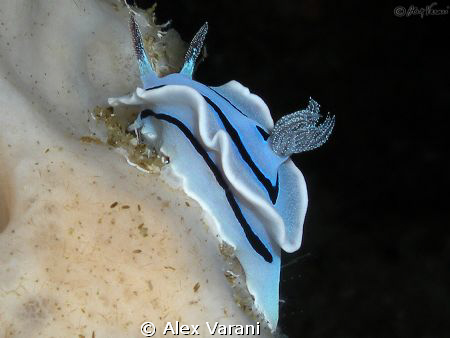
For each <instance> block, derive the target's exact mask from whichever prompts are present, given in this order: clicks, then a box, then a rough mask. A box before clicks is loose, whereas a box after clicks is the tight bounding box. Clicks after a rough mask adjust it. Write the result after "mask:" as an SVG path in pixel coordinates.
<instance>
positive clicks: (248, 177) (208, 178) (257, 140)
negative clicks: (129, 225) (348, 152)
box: [108, 14, 335, 330]
mask: <svg viewBox="0 0 450 338" xmlns="http://www.w3.org/2000/svg"><path fill="white" fill-rule="evenodd" d="M130 29H131V34H132V38H133V45H134V48H135V53H136V57H137V61H138V64H139V70H140V77H141V81H142V85H143V89H141V88H137V89H136V90H135V92H133V93H132V94H130V95H127V96H123V97H119V98H110V99H109V100H108V102H109V104H110V105H113V106H116V105H120V104H125V105H137V106H140V108H141V109H142V110H141V113H140V114H139V115H138V117H137V119H136V120H135V121H134V123H133V124H132V125H131V126H130V127H129V130H130V131H132V130H134V131H135V132H136V135H137V137H138V140H140V141H141V142H144V143H146V144H147V145H148V146H149V147H151V148H155V149H156V150H157V151H158V152H159V153H160V154H163V155H165V156H168V157H169V158H170V163H169V164H167V165H166V166H165V167H164V168H163V174H164V175H167V176H168V177H170V178H172V179H173V178H174V177H175V178H177V180H178V182H179V184H180V185H181V186H182V188H183V189H184V191H185V192H186V193H187V194H188V195H189V196H190V197H192V198H193V199H195V200H197V201H198V203H199V204H200V205H201V207H202V208H203V209H204V210H205V212H206V213H207V214H208V215H209V216H210V218H211V219H212V221H213V223H215V226H216V229H215V230H216V231H217V234H218V235H219V237H220V239H221V240H223V241H224V242H226V243H228V244H229V245H231V246H232V247H233V248H234V249H235V255H236V257H237V258H238V259H239V261H240V263H241V265H242V267H243V268H244V271H245V274H246V281H247V288H248V290H249V292H250V293H251V295H252V296H253V297H254V302H255V306H256V308H257V310H258V311H260V312H261V313H262V314H263V315H264V317H265V319H266V320H267V322H268V325H269V327H270V328H271V329H272V330H275V328H276V325H277V321H278V302H279V299H278V288H279V278H280V255H281V252H280V251H281V249H283V250H285V251H287V252H294V251H296V250H298V249H299V247H300V243H301V239H302V229H303V221H304V217H305V213H306V208H307V203H308V196H307V191H306V184H305V180H304V178H303V175H302V173H301V172H300V170H299V169H298V168H297V167H296V166H295V165H294V164H293V162H292V161H291V160H290V159H289V156H290V155H291V154H293V153H300V152H303V151H307V150H312V149H314V148H317V147H319V146H321V145H322V144H323V143H325V141H326V140H327V139H328V137H329V136H330V134H331V132H332V129H333V126H334V122H335V119H334V117H330V116H327V117H326V118H325V119H324V121H323V122H322V123H319V119H320V117H321V115H320V114H319V105H318V104H317V102H315V101H314V100H312V99H310V101H309V104H308V107H307V108H306V109H304V110H300V111H297V112H295V113H292V114H289V115H286V116H284V117H282V118H281V119H280V120H279V121H277V123H276V124H275V125H274V123H273V120H272V117H271V115H270V111H269V108H268V107H267V105H266V104H265V103H264V101H263V100H262V99H261V98H259V97H258V96H256V95H254V94H251V93H250V92H249V90H248V89H247V88H246V87H244V86H242V85H241V84H240V83H239V82H236V81H230V82H228V83H226V84H225V85H223V86H220V87H209V86H207V85H204V84H201V83H199V82H197V81H195V80H193V79H192V74H193V71H194V68H195V64H196V60H197V57H198V56H199V54H200V52H201V50H202V48H203V42H204V40H205V37H206V33H207V30H208V25H207V23H205V24H204V25H203V26H202V27H201V28H200V30H199V31H198V33H197V34H196V35H195V37H194V38H193V40H192V42H191V44H190V46H189V49H188V51H187V53H186V57H185V63H184V66H183V68H182V69H181V71H180V73H176V74H170V75H167V76H164V77H161V78H159V77H158V76H157V75H156V73H155V71H154V70H153V68H152V66H151V63H150V62H149V60H148V58H147V55H146V52H145V49H144V46H143V43H142V38H141V33H140V31H139V27H138V25H137V23H136V21H135V19H134V14H131V18H130Z"/></svg>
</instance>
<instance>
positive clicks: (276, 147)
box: [269, 98, 335, 156]
mask: <svg viewBox="0 0 450 338" xmlns="http://www.w3.org/2000/svg"><path fill="white" fill-rule="evenodd" d="M319 107H320V105H319V104H318V103H317V102H316V101H314V100H313V99H311V98H310V99H309V104H308V107H307V108H306V109H304V110H299V111H296V112H295V113H292V114H289V115H286V116H283V117H282V118H281V119H280V120H278V121H277V123H275V127H274V129H273V131H272V133H271V135H270V137H269V142H270V145H271V146H272V149H273V151H274V152H275V153H276V154H277V155H279V156H290V155H292V154H294V153H301V152H304V151H308V150H313V149H315V148H318V147H320V146H321V145H323V144H324V143H325V142H326V141H327V140H328V138H329V137H330V135H331V132H332V131H333V127H334V124H335V117H334V116H329V115H328V116H327V117H326V118H325V120H324V121H323V122H322V123H321V124H319V123H318V122H319V119H320V117H321V115H320V113H319Z"/></svg>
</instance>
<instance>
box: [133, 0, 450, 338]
mask: <svg viewBox="0 0 450 338" xmlns="http://www.w3.org/2000/svg"><path fill="white" fill-rule="evenodd" d="M138 2H139V3H140V4H141V5H143V6H144V7H145V6H150V5H152V4H153V3H154V1H138ZM431 3H432V2H431V1H430V3H425V4H424V5H419V4H417V3H415V5H416V6H417V7H419V8H422V7H425V6H426V5H431ZM400 5H401V6H404V7H405V8H406V10H408V9H409V7H410V6H411V5H414V4H413V3H411V2H405V1H403V2H401V1H398V2H394V3H392V4H388V5H382V4H378V5H368V4H365V3H363V2H357V1H346V2H345V4H337V3H335V2H333V3H331V2H325V1H322V0H316V1H313V0H307V1H303V0H302V1H239V2H238V1H192V0H185V1H181V0H179V1H163V0H161V1H160V2H159V3H158V7H157V11H156V14H157V16H158V18H159V19H160V21H159V22H164V21H166V20H168V19H172V20H173V27H174V28H175V29H177V30H178V32H179V33H180V34H181V36H182V38H183V39H184V40H185V41H190V40H191V38H192V37H193V36H194V34H195V33H196V31H197V30H198V28H199V27H200V26H201V25H202V24H203V23H204V21H208V22H209V33H208V38H207V42H206V43H207V50H208V54H209V57H208V58H207V59H206V61H205V62H203V63H202V64H201V65H200V67H199V68H198V70H197V72H196V79H197V80H198V81H200V82H203V83H206V84H209V85H221V84H223V83H225V82H228V81H229V80H232V79H235V80H238V81H239V82H241V83H242V84H244V85H245V86H247V87H249V88H250V90H251V91H252V92H253V93H256V94H258V95H259V96H261V97H262V98H263V99H264V100H265V101H266V103H267V104H268V106H269V107H270V109H271V111H272V114H273V116H274V120H277V119H278V118H279V117H280V116H282V115H284V114H286V113H290V112H293V111H295V110H298V109H303V108H305V107H306V106H307V103H308V98H309V97H310V96H311V97H313V98H314V99H316V100H317V101H318V102H319V103H320V104H321V106H322V111H323V112H324V113H326V112H331V113H332V114H334V115H336V127H335V130H334V132H333V135H332V137H331V138H330V140H329V141H328V142H327V143H326V144H325V145H324V146H323V147H322V148H320V149H318V150H315V151H312V152H308V153H303V154H298V155H294V156H293V159H294V161H295V163H296V164H297V166H298V167H299V168H300V169H301V171H302V172H303V174H304V176H305V179H306V182H307V184H308V190H309V209H308V212H307V216H306V220H305V227H304V237H303V244H302V247H301V249H300V250H299V251H298V252H296V253H294V254H284V255H283V263H284V264H285V267H283V268H282V283H281V295H280V296H281V299H282V302H281V304H280V306H281V309H280V321H279V327H280V329H281V331H282V332H283V333H285V334H287V335H289V336H290V337H408V338H409V337H450V228H449V221H448V215H449V211H448V206H447V204H448V203H447V202H446V201H448V194H449V192H448V189H449V179H448V175H449V173H450V171H449V167H448V165H447V164H446V161H445V158H446V157H447V156H448V154H449V152H448V151H447V149H448V148H447V144H448V143H447V142H446V141H447V137H448V134H449V133H448V130H449V125H448V122H447V121H448V118H447V115H448V114H449V113H450V109H449V108H450V76H449V75H450V74H449V67H450V64H449V60H450V58H449V53H448V52H447V51H446V50H447V49H448V48H449V41H450V39H449V35H450V34H449V33H450V25H449V23H450V14H447V15H443V16H436V15H425V16H424V17H423V18H421V17H420V16H419V15H411V16H408V17H407V16H404V17H397V16H395V15H394V8H395V7H397V6H400ZM435 8H441V9H442V8H443V9H446V8H447V9H450V2H447V3H444V2H439V3H438V4H437V6H435Z"/></svg>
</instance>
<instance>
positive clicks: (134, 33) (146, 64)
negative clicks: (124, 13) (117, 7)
mask: <svg viewBox="0 0 450 338" xmlns="http://www.w3.org/2000/svg"><path fill="white" fill-rule="evenodd" d="M130 31H131V37H132V39H133V47H134V52H135V53H136V58H137V61H138V65H139V73H140V77H141V81H142V85H143V86H144V88H148V87H150V86H151V84H153V83H154V82H155V80H156V78H157V75H156V73H155V71H154V70H153V68H152V65H151V64H150V61H149V60H148V57H147V54H146V52H145V48H144V44H143V42H142V35H141V31H140V30H139V26H138V24H137V23H136V20H135V18H134V14H133V13H131V14H130Z"/></svg>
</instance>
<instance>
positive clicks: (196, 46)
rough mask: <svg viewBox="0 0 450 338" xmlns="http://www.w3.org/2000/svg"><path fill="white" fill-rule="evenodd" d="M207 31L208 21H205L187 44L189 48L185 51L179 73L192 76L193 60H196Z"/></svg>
mask: <svg viewBox="0 0 450 338" xmlns="http://www.w3.org/2000/svg"><path fill="white" fill-rule="evenodd" d="M207 33H208V23H207V22H205V23H204V24H203V26H202V27H201V28H200V29H199V31H198V32H197V34H195V36H194V38H193V39H192V41H191V44H190V45H189V49H188V51H187V52H186V56H185V59H184V65H183V68H182V69H181V71H180V74H183V75H186V76H187V77H189V78H192V74H193V73H194V68H195V62H196V61H197V58H198V56H199V55H200V52H201V51H202V48H203V43H204V41H205V38H206V34H207Z"/></svg>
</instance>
